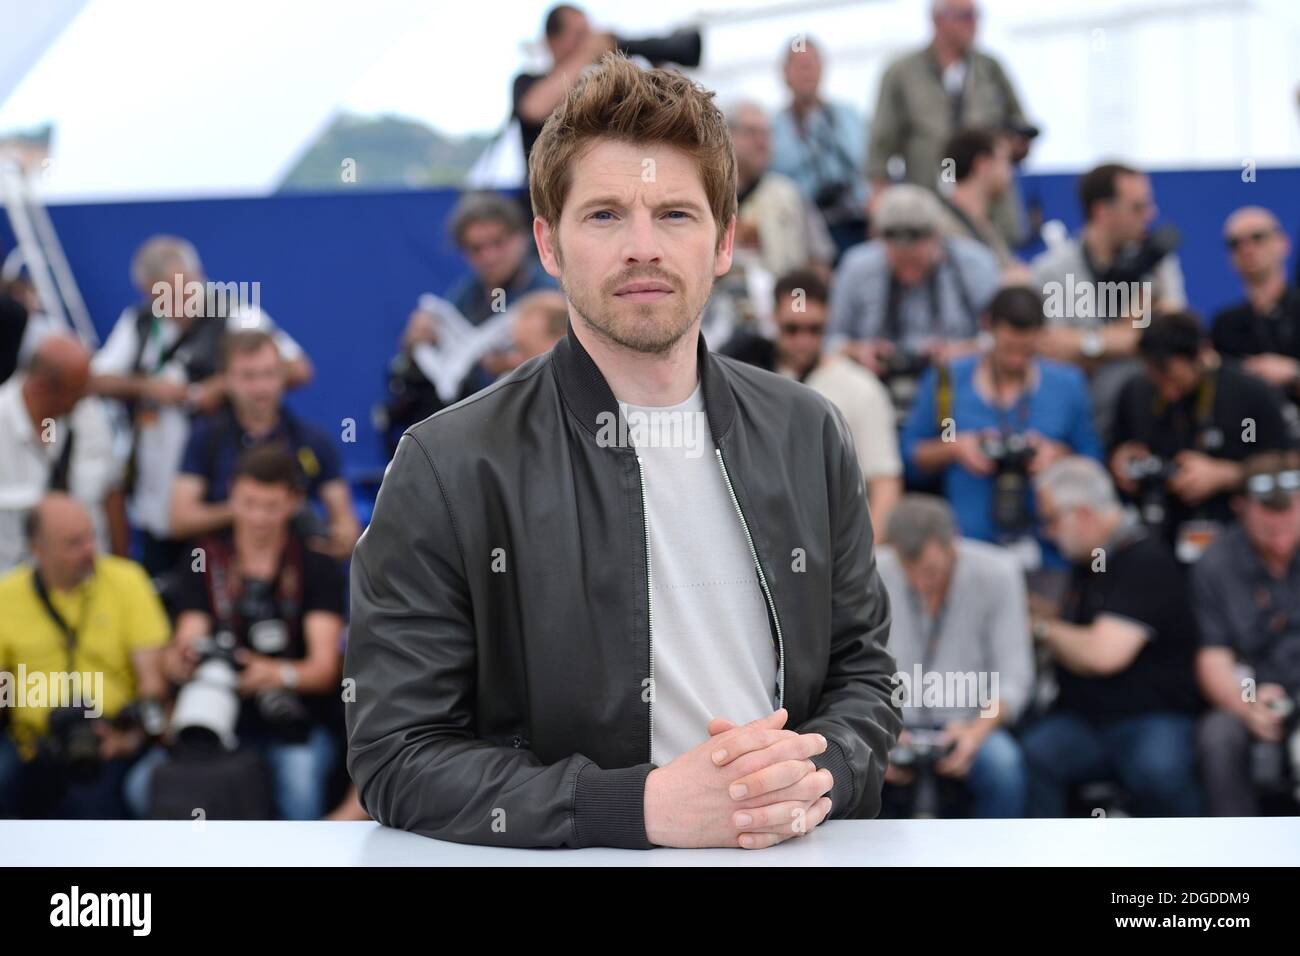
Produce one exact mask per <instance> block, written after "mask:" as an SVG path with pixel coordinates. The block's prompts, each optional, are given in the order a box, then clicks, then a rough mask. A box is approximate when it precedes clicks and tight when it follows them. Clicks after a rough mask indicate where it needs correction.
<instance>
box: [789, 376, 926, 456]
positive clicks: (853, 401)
mask: <svg viewBox="0 0 1300 956" xmlns="http://www.w3.org/2000/svg"><path fill="white" fill-rule="evenodd" d="M804 384H805V385H807V386H808V387H809V388H811V389H813V390H815V391H817V392H820V393H821V394H822V395H823V396H825V397H826V398H827V399H829V400H830V401H831V403H832V404H833V405H835V407H836V408H838V409H839V410H840V412H841V413H842V414H843V415H844V420H845V421H846V422H847V423H848V426H849V434H851V435H852V436H853V447H854V450H855V451H856V452H857V458H858V468H859V469H860V470H861V471H862V477H863V478H865V479H867V480H868V481H870V480H871V479H872V478H897V477H898V476H899V475H901V474H902V473H903V460H902V457H901V456H900V454H899V451H898V432H897V430H896V429H895V426H894V403H893V401H892V400H891V399H890V397H889V392H888V391H887V390H886V389H885V386H884V385H882V384H881V382H880V379H878V378H876V376H874V375H872V374H871V372H870V371H868V370H867V369H865V368H863V367H862V366H861V365H859V364H858V363H857V362H854V361H853V360H852V359H848V358H845V357H844V356H842V355H828V356H826V357H825V358H824V359H822V361H821V364H819V365H818V366H817V368H815V369H813V371H812V374H811V375H809V376H808V377H807V378H806V379H805V380H804Z"/></svg>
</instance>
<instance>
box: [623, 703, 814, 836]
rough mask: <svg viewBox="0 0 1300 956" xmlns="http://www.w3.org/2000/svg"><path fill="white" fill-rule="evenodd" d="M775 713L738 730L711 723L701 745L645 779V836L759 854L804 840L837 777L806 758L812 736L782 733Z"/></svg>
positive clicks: (782, 713) (780, 713)
mask: <svg viewBox="0 0 1300 956" xmlns="http://www.w3.org/2000/svg"><path fill="white" fill-rule="evenodd" d="M788 717H789V714H788V713H787V711H786V710H785V708H781V709H780V710H777V711H775V712H773V713H771V714H769V715H768V716H766V717H761V718H759V719H758V720H755V721H752V722H751V723H748V724H744V725H743V726H738V725H736V724H734V723H732V722H731V721H729V720H726V719H724V718H720V717H719V718H714V719H713V720H712V721H710V723H709V727H708V732H709V737H708V739H707V740H705V741H704V742H703V743H701V744H700V745H699V746H697V747H695V748H693V749H691V750H688V751H687V752H686V753H684V754H682V755H681V756H679V757H677V758H676V759H674V760H672V761H670V762H669V763H667V764H665V765H664V766H662V767H656V768H655V769H654V770H652V771H651V772H650V775H649V776H648V777H647V778H646V785H645V827H646V836H647V837H648V838H649V840H650V842H651V843H654V844H656V845H658V846H675V847H741V848H744V849H755V850H756V849H762V848H764V847H769V846H773V845H774V844H777V843H783V842H784V841H786V840H789V839H790V838H792V837H796V836H802V835H803V834H805V833H808V832H810V831H811V830H812V829H813V828H814V827H816V826H817V825H818V824H819V823H821V822H822V821H823V820H825V819H826V817H827V816H828V815H829V814H830V812H831V800H830V797H828V796H826V794H828V793H829V792H830V790H831V788H832V787H833V786H834V783H835V780H834V778H833V777H832V776H831V772H830V771H829V770H825V769H823V770H818V769H817V767H816V766H815V765H814V764H813V762H812V760H811V759H810V758H812V757H814V756H816V755H818V754H821V753H825V751H826V747H827V741H826V738H825V737H823V736H822V735H821V734H818V733H805V734H801V733H796V732H795V731H793V730H786V729H784V727H785V722H786V720H787V719H788Z"/></svg>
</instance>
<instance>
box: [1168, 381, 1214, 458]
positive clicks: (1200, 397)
mask: <svg viewBox="0 0 1300 956" xmlns="http://www.w3.org/2000/svg"><path fill="white" fill-rule="evenodd" d="M1218 379H1219V370H1218V369H1217V368H1207V369H1206V370H1205V374H1204V375H1202V376H1201V383H1200V385H1198V386H1197V387H1196V401H1195V403H1194V405H1193V407H1192V421H1191V423H1190V424H1191V429H1192V431H1191V434H1190V435H1188V436H1187V438H1188V440H1189V441H1190V442H1191V443H1192V444H1193V445H1195V444H1196V443H1197V439H1198V438H1199V436H1200V435H1201V434H1202V433H1203V432H1205V430H1206V428H1207V426H1208V425H1209V424H1210V418H1211V416H1212V415H1213V414H1214V399H1215V393H1216V392H1217V391H1218ZM1171 407H1173V406H1169V405H1166V404H1165V401H1164V399H1162V398H1161V397H1160V396H1159V395H1158V394H1157V395H1156V398H1155V402H1154V407H1153V408H1152V412H1153V413H1154V415H1155V417H1156V418H1160V417H1161V416H1163V415H1164V413H1165V412H1166V411H1167V410H1169V409H1170V408H1171ZM1170 424H1171V426H1173V425H1174V424H1175V423H1173V422H1171V423H1170ZM1177 424H1178V425H1180V426H1181V425H1182V421H1180V422H1178V423H1177ZM1177 431H1178V433H1179V436H1181V434H1182V432H1183V428H1181V427H1179V428H1178V429H1177Z"/></svg>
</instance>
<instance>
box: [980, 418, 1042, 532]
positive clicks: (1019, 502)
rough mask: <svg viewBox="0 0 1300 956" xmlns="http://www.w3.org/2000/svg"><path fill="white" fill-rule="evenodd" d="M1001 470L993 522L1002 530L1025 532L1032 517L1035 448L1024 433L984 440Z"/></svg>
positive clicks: (995, 482)
mask: <svg viewBox="0 0 1300 956" xmlns="http://www.w3.org/2000/svg"><path fill="white" fill-rule="evenodd" d="M980 450H981V451H983V452H984V454H985V455H987V456H988V457H989V458H990V459H992V461H993V463H994V465H996V466H997V472H996V474H995V475H994V477H993V523H994V524H995V525H996V526H997V527H998V528H999V529H1000V530H1002V531H1021V530H1023V529H1025V528H1027V527H1029V525H1030V524H1031V520H1030V517H1029V463H1030V462H1031V461H1033V459H1034V454H1035V449H1034V447H1033V445H1031V444H1030V443H1029V440H1028V439H1027V438H1026V437H1025V435H1024V434H1022V433H1020V432H1011V433H1009V434H1005V435H996V434H994V435H986V436H984V437H983V438H981V439H980Z"/></svg>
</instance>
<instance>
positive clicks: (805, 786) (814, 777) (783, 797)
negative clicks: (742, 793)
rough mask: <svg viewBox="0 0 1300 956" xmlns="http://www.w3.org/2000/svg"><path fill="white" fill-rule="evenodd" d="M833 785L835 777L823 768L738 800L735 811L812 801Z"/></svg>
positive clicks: (824, 793)
mask: <svg viewBox="0 0 1300 956" xmlns="http://www.w3.org/2000/svg"><path fill="white" fill-rule="evenodd" d="M834 786H835V777H834V775H832V774H831V772H830V771H829V770H826V769H825V768H823V769H821V770H818V771H817V772H816V773H810V774H807V775H806V776H804V777H801V778H800V779H799V780H797V781H795V782H794V783H793V784H791V785H790V786H788V787H786V788H784V789H783V790H774V791H773V792H771V793H760V794H758V795H757V796H754V797H749V798H748V799H746V800H742V801H740V803H739V804H738V805H737V807H736V809H735V811H733V812H735V813H739V812H741V811H744V810H752V809H754V808H755V807H763V806H767V805H768V804H772V803H789V802H790V801H792V800H797V801H799V802H801V803H812V802H813V801H814V800H816V799H817V798H818V797H821V796H824V795H826V794H828V793H830V792H831V790H832V789H833V788H834Z"/></svg>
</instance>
